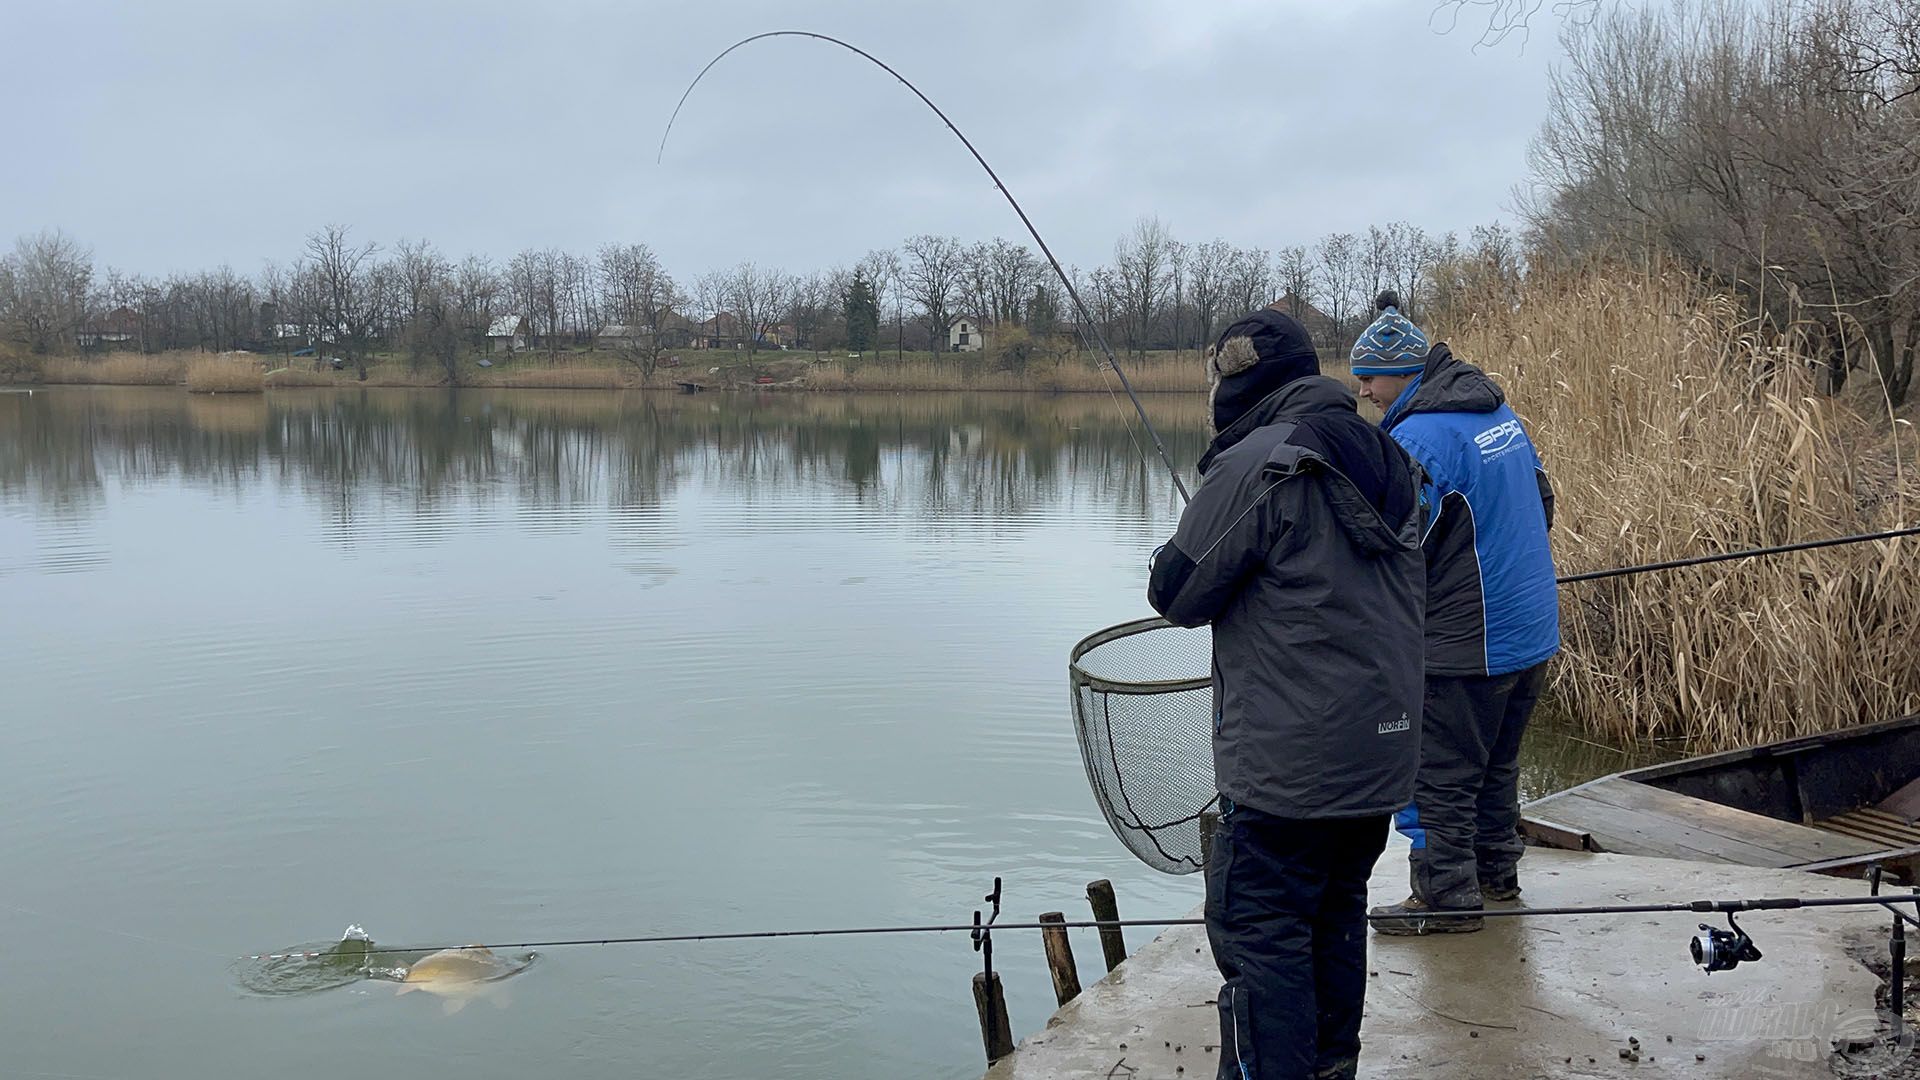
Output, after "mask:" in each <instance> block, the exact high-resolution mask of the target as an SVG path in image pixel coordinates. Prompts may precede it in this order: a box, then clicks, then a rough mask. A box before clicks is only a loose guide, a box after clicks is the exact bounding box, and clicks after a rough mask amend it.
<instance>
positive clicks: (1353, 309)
mask: <svg viewBox="0 0 1920 1080" xmlns="http://www.w3.org/2000/svg"><path fill="white" fill-rule="evenodd" d="M1313 254H1314V257H1315V260H1316V261H1317V262H1318V263H1319V267H1320V295H1321V296H1322V297H1323V298H1324V302H1323V303H1322V304H1321V306H1320V310H1322V311H1324V312H1326V313H1327V318H1329V319H1331V320H1332V321H1333V330H1334V333H1335V334H1338V335H1339V336H1340V338H1341V339H1342V340H1345V339H1348V338H1352V337H1354V336H1356V331H1357V330H1358V329H1359V328H1358V327H1357V326H1356V325H1355V324H1354V317H1355V316H1356V315H1358V314H1361V313H1363V312H1365V311H1367V310H1368V308H1367V307H1363V306H1362V305H1361V302H1360V297H1359V292H1360V284H1361V274H1362V273H1364V271H1363V270H1362V269H1361V266H1360V259H1359V245H1358V244H1357V243H1356V242H1355V240H1354V238H1353V234H1351V233H1334V234H1332V235H1331V236H1324V237H1321V238H1320V242H1319V243H1318V244H1317V245H1315V246H1314V249H1313Z"/></svg>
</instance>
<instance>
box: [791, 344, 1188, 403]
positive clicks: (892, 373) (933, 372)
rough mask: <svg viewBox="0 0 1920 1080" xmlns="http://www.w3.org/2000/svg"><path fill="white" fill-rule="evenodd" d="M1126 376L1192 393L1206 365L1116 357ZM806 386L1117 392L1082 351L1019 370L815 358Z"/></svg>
mask: <svg viewBox="0 0 1920 1080" xmlns="http://www.w3.org/2000/svg"><path fill="white" fill-rule="evenodd" d="M1120 366H1121V368H1122V369H1123V370H1124V371H1125V372H1126V376H1127V381H1128V382H1130V383H1131V384H1132V385H1133V388H1134V389H1135V390H1138V391H1140V392H1141V393H1198V392H1202V391H1205V390H1206V388H1207V376H1206V369H1205V368H1204V366H1203V365H1202V363H1201V361H1200V358H1199V357H1198V356H1197V355H1194V354H1185V355H1176V354H1170V353H1157V354H1154V355H1152V356H1148V357H1144V358H1139V357H1126V356H1122V357H1120ZM804 387H805V389H808V390H833V391H863V390H864V391H876V392H884V393H895V392H918V391H940V390H982V391H1038V392H1042V393H1105V392H1107V391H1109V390H1111V391H1113V392H1115V393H1119V392H1120V380H1119V379H1118V378H1117V377H1116V376H1115V375H1114V374H1113V372H1112V371H1111V370H1108V369H1107V368H1106V366H1105V364H1104V363H1101V364H1097V365H1096V364H1095V363H1094V362H1093V361H1092V360H1091V359H1089V358H1088V357H1087V356H1086V355H1085V354H1076V355H1073V356H1070V357H1068V358H1065V359H1061V360H1057V361H1035V362H1033V363H1030V364H1028V365H1027V366H1026V367H1025V368H1024V369H1023V370H1021V371H1011V370H1007V369H1006V368H1005V367H1003V366H996V365H995V363H994V362H993V361H992V360H989V359H980V360H949V359H944V358H943V359H938V360H928V361H909V362H908V363H905V364H895V363H891V362H889V361H886V360H871V361H867V362H865V363H863V364H860V365H858V366H855V367H853V368H852V369H851V370H849V369H848V368H847V367H846V366H844V364H841V363H828V364H817V365H815V366H814V367H813V369H812V370H810V371H809V372H808V373H807V375H806V378H805V381H804Z"/></svg>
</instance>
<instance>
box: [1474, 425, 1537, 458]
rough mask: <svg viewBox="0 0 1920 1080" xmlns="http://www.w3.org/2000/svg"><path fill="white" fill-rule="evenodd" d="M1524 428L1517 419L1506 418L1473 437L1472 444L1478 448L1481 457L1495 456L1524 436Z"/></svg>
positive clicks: (1504, 451)
mask: <svg viewBox="0 0 1920 1080" xmlns="http://www.w3.org/2000/svg"><path fill="white" fill-rule="evenodd" d="M1526 434H1527V433H1526V430H1525V429H1524V428H1522V427H1521V426H1520V421H1518V420H1508V421H1505V422H1503V423H1499V424H1495V425H1494V426H1492V427H1490V428H1488V429H1487V430H1485V431H1483V432H1481V433H1480V434H1478V435H1475V436H1474V437H1473V444H1474V445H1475V446H1478V447H1479V448H1480V456H1481V457H1482V458H1495V457H1499V456H1500V455H1501V454H1504V453H1506V452H1507V451H1508V450H1510V449H1512V448H1513V444H1514V443H1516V442H1519V441H1520V440H1521V439H1523V438H1525V437H1526Z"/></svg>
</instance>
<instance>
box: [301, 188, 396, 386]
mask: <svg viewBox="0 0 1920 1080" xmlns="http://www.w3.org/2000/svg"><path fill="white" fill-rule="evenodd" d="M379 250H380V249H379V246H378V245H376V244H374V243H373V242H372V241H368V242H367V243H365V244H354V243H351V242H350V241H349V240H348V239H347V227H346V226H345V225H328V226H326V227H325V228H323V229H321V230H320V231H319V232H316V233H314V234H313V235H311V236H309V237H307V257H308V258H309V259H311V260H312V266H313V273H314V277H315V283H316V284H317V286H318V297H317V299H318V300H319V304H320V340H321V341H322V342H330V343H332V344H333V345H334V346H336V347H337V348H338V349H339V351H340V353H341V354H342V355H341V358H342V359H344V360H345V361H346V362H347V363H349V364H352V365H353V369H354V372H355V373H356V375H357V377H358V378H359V379H360V380H361V381H365V380H366V377H367V354H368V352H369V350H370V346H371V342H372V327H373V317H374V308H375V297H374V282H373V281H372V280H371V278H372V272H373V257H374V255H375V254H376V253H378V251H379ZM316 359H318V357H317V356H316Z"/></svg>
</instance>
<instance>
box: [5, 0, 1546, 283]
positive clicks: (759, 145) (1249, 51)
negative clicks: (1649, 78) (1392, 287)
mask: <svg viewBox="0 0 1920 1080" xmlns="http://www.w3.org/2000/svg"><path fill="white" fill-rule="evenodd" d="M1429 10H1430V8H1429V7H1428V5H1427V3H1426V2H1425V0H1370V2H1354V3H1344V4H1335V3H1326V2H1324V0H1323V2H1320V3H1302V2H1293V3H1282V2H1274V0H1265V2H1258V3H1256V2H1248V0H1222V2H1212V3H1206V4H1197V3H1145V2H1135V3H1119V4H1113V3H1089V2H1072V3H1055V4H1038V3H1031V2H1029V3H1018V2H1012V0H979V2H977V3H969V4H965V5H959V4H954V5H930V4H916V3H906V2H899V0H894V2H882V0H823V2H818V3H809V4H806V5H804V6H803V5H798V4H791V3H778V2H774V0H713V2H710V3H700V4H661V3H638V4H633V3H572V2H562V0H552V2H549V3H545V4H540V5H521V4H515V5H507V4H500V3H429V2H422V0H395V2H391V3H340V2H337V0H333V2H328V3H278V4H276V3H269V2H253V3H244V4H243V3H224V2H207V0H202V2H191V0H179V2H174V3H168V4H131V3H124V4H86V3H75V4H69V5H63V6H59V7H57V8H55V7H54V6H52V5H47V6H41V7H39V8H38V9H35V10H26V11H22V12H20V13H18V14H16V15H11V16H9V21H10V22H11V23H12V24H13V25H12V27H11V29H12V31H13V32H12V33H10V35H9V36H10V37H12V38H13V39H14V40H15V41H16V42H18V43H22V44H24V45H26V47H24V48H19V49H16V50H15V51H14V55H13V57H12V58H11V60H10V62H9V64H8V65H6V66H4V67H0V95H4V96H5V98H6V99H7V100H9V101H11V102H14V103H15V106H14V108H13V109H12V110H10V113H11V115H10V118H9V127H10V128H11V129H12V131H11V136H12V138H11V142H12V148H13V151H14V152H11V153H9V154H8V155H7V156H8V157H9V158H10V159H11V160H10V161H9V162H8V163H6V164H4V165H0V238H10V237H11V236H12V235H16V234H19V233H22V232H27V231H32V230H36V229H39V228H42V227H47V226H59V227H62V228H65V229H66V230H67V231H69V232H70V233H72V234H74V235H76V236H77V237H79V238H80V239H82V240H83V241H84V242H86V243H88V244H90V245H91V246H92V247H93V248H94V250H95V253H96V256H97V258H98V260H99V261H100V262H102V263H103V264H112V265H116V266H119V267H122V268H125V269H129V270H136V271H141V272H147V273H160V272H166V271H169V270H176V269H198V268H203V267H210V266H213V265H216V264H219V263H222V262H224V263H228V264H230V265H232V266H233V267H234V268H236V269H238V270H242V271H246V272H252V271H253V270H256V269H257V268H258V267H259V266H260V264H261V263H262V262H263V261H264V260H266V259H278V260H282V261H285V260H289V259H291V258H292V257H293V256H294V255H296V254H297V253H298V251H299V248H300V244H301V240H302V238H303V237H304V236H305V235H306V234H307V233H308V232H310V231H311V230H313V229H314V228H316V227H317V226H319V225H321V224H324V223H326V222H345V223H348V224H351V225H352V226H353V228H354V231H355V235H356V236H359V237H363V238H368V239H375V240H379V241H381V242H382V243H391V242H393V241H395V240H397V239H400V238H406V237H422V236H424V237H427V238H429V239H432V240H433V241H435V242H436V243H437V244H438V245H439V246H440V247H441V248H442V249H443V250H445V251H447V252H448V253H450V254H453V255H455V256H458V255H461V254H464V253H467V252H470V251H471V252H481V253H485V254H490V255H493V256H496V257H505V256H507V255H510V254H511V253H512V252H514V251H516V250H519V249H521V248H524V247H528V246H541V247H545V246H558V247H563V248H568V249H572V250H578V251H588V250H591V249H592V248H593V247H595V246H597V245H598V244H599V243H601V242H603V241H608V240H619V241H631V240H640V241H645V242H647V243H650V244H652V245H653V246H654V247H655V248H656V249H657V250H658V251H659V252H660V254H661V256H662V258H663V259H664V260H665V261H666V262H667V264H668V265H669V266H671V267H673V268H675V269H676V270H677V271H679V272H681V273H691V272H697V271H699V270H701V269H705V268H708V267H712V266H721V265H730V264H732V263H735V262H738V261H741V260H743V259H754V260H758V261H760V262H763V263H768V264H777V265H783V266H786V267H789V268H793V269H810V268H814V267H823V266H826V265H829V264H832V263H836V262H846V261H850V260H852V259H855V258H857V257H858V256H859V255H860V254H861V253H863V252H865V251H866V250H868V249H869V248H873V247H879V246H886V245H892V244H895V243H897V242H898V241H899V240H901V239H902V238H903V237H905V236H908V235H910V234H913V233H917V232H939V233H952V234H956V235H959V236H962V237H965V238H969V239H972V238H984V237H988V236H993V235H1004V236H1009V237H1012V236H1015V235H1016V234H1017V232H1018V229H1019V226H1018V222H1017V221H1016V220H1015V219H1014V218H1013V217H1012V215H1011V214H1010V212H1009V211H1008V210H1007V209H1006V207H1005V206H1004V204H1002V203H1001V202H1000V200H999V198H998V196H997V195H996V193H995V192H994V191H993V188H992V186H991V184H990V183H989V182H988V180H987V179H986V177H985V176H984V175H982V174H981V173H980V172H979V171H978V169H977V168H975V166H974V165H973V164H972V162H971V161H970V159H968V158H967V156H966V154H965V151H964V150H963V149H962V148H961V147H960V146H959V145H958V144H957V143H956V142H955V141H954V140H953V139H952V138H951V137H950V136H949V135H948V134H947V133H946V132H945V131H944V129H942V128H941V127H940V125H939V124H938V122H937V121H936V120H935V119H934V118H933V117H932V116H931V114H928V113H926V112H925V111H924V109H923V107H922V106H921V105H920V104H919V103H918V102H917V101H915V100H914V99H913V98H912V97H911V95H909V94H908V93H907V92H906V91H905V90H904V89H903V88H901V87H899V86H897V85H895V84H893V83H892V82H891V80H889V79H887V78H886V77H885V76H884V75H883V74H882V73H880V72H878V71H877V70H873V69H870V68H868V67H866V66H865V65H864V64H862V63H860V62H858V61H856V60H855V59H854V58H852V57H850V56H846V55H844V54H841V53H839V52H838V51H836V50H832V49H830V48H829V47H827V46H824V45H822V44H819V43H816V42H807V41H796V40H777V41H770V42H762V43H758V44H756V45H754V46H750V47H749V48H748V49H745V50H742V51H741V52H738V53H735V54H734V55H733V56H730V57H728V58H727V60H725V61H723V62H722V64H721V66H720V67H718V68H716V69H715V71H714V73H713V75H712V76H710V77H709V81H708V82H707V83H706V84H705V85H703V86H702V87H701V88H700V90H699V91H698V92H697V93H696V94H695V96H694V98H693V99H692V100H691V101H690V102H689V103H688V106H687V109H686V111H685V112H684V113H683V114H682V116H681V120H680V124H679V126H678V127H677V129H676V131H675V133H674V138H673V141H672V143H671V144H670V145H669V147H668V152H667V157H666V161H665V163H664V164H662V165H658V166H656V165H655V164H654V152H655V148H656V145H657V143H658V139H659V135H660V132H661V128H662V125H663V124H664V123H665V121H666V118H667V115H668V113H669V111H670V110H671V109H672V107H673V103H674V101H675V100H676V99H677V98H678V96H679V94H680V91H681V89H682V88H683V86H684V85H685V83H686V81H687V80H688V79H689V78H691V77H692V75H693V74H694V73H695V72H696V71H698V70H699V68H700V66H701V65H702V64H704V63H705V62H706V60H707V59H708V57H710V56H711V55H712V54H713V53H715V52H717V51H719V49H721V48H723V47H724V46H725V45H727V44H729V43H731V42H732V41H734V40H736V39H738V38H740V37H743V36H745V35H747V34H749V33H754V32H757V31H761V30H766V29H776V28H789V27H797V28H805V29H817V30H820V31H822V32H827V33H834V34H838V35H841V36H844V37H846V38H848V39H850V40H852V41H854V42H855V43H856V44H859V45H861V46H863V47H865V48H868V49H870V50H872V51H873V52H875V53H877V54H878V55H880V56H882V57H883V58H885V59H887V60H888V61H889V62H891V63H893V64H894V65H895V66H897V67H898V68H900V69H901V71H902V72H904V73H905V74H907V75H908V76H909V77H911V78H913V79H915V80H916V81H917V82H918V83H920V85H921V87H922V88H923V89H924V90H926V92H927V93H928V94H929V95H930V96H931V97H933V99H934V100H936V101H938V102H940V103H941V104H942V106H943V107H944V108H946V109H947V110H948V111H949V113H950V114H951V115H952V116H953V117H954V119H955V120H956V121H957V122H959V123H960V125H961V126H962V127H963V128H964V129H966V130H967V131H968V133H969V134H970V135H971V136H972V137H973V138H974V140H975V141H976V142H977V143H978V144H979V146H980V148H981V150H982V151H983V152H984V153H985V154H986V155H987V157H988V159H989V160H990V161H992V162H994V164H995V167H996V168H998V169H999V170H1000V172H1001V175H1002V176H1003V177H1004V178H1005V179H1006V181H1007V183H1008V186H1009V187H1011V188H1012V189H1013V190H1014V192H1015V193H1016V194H1017V195H1019V196H1020V197H1021V198H1022V200H1023V201H1024V202H1025V203H1026V205H1027V207H1028V210H1029V211H1030V212H1031V213H1032V214H1033V216H1034V218H1035V220H1036V222H1037V223H1038V224H1039V226H1040V228H1041V229H1042V231H1043V232H1044V233H1045V234H1046V235H1047V236H1048V239H1049V241H1050V242H1051V243H1052V244H1053V245H1054V246H1055V248H1056V250H1057V251H1058V252H1059V254H1060V255H1061V257H1062V258H1063V259H1065V260H1068V261H1071V262H1077V263H1080V264H1082V265H1087V264H1091V263H1095V262H1099V261H1101V260H1104V259H1105V258H1107V257H1108V256H1109V254H1110V252H1111V248H1112V244H1113V241H1114V239H1115V238H1116V237H1117V236H1118V235H1119V234H1120V233H1121V232H1122V231H1124V230H1125V229H1126V228H1127V227H1128V226H1129V225H1130V224H1131V223H1132V222H1133V220H1134V219H1135V218H1136V217H1138V216H1140V215H1143V214H1158V215H1159V216H1160V217H1161V218H1162V220H1164V221H1166V222H1167V223H1168V224H1169V225H1170V226H1171V227H1172V228H1173V230H1174V231H1175V233H1176V234H1177V235H1180V236H1182V237H1186V238H1189V239H1205V238H1210V237H1213V236H1216V235H1217V236H1225V237H1227V238H1229V239H1232V240H1234V241H1236V242H1240V243H1249V244H1261V245H1265V246H1269V247H1272V246H1279V245H1284V244H1290V243H1300V242H1306V241H1310V240H1312V239H1313V238H1315V237H1317V236H1319V235H1321V234H1323V233H1325V232H1328V231H1331V230H1352V229H1359V228H1364V227H1365V226H1366V225H1367V224H1368V223H1370V222H1380V221H1385V220H1388V219H1392V218H1406V219H1408V220H1411V221H1414V222H1416V223H1418V224H1421V225H1423V226H1425V227H1427V228H1428V229H1430V230H1446V229H1464V228H1466V227H1468V226H1470V225H1472V224H1475V223H1479V222H1483V221H1487V220H1490V219H1492V218H1494V217H1496V216H1498V215H1500V213H1501V211H1502V208H1503V206H1504V205H1505V204H1506V203H1507V201H1508V198H1509V191H1510V189H1511V187H1512V185H1513V184H1514V183H1515V182H1516V181H1518V180H1519V179H1521V177H1522V175H1523V174H1524V168H1525V148H1526V142H1527V139H1528V138H1529V137H1530V136H1531V134H1532V132H1533V130H1534V128H1535V127H1536V125H1537V124H1538V122H1539V120H1540V117H1541V115H1542V111H1543V94H1544V89H1545V85H1546V76H1547V69H1548V64H1549V63H1550V62H1551V61H1553V60H1554V59H1556V58H1557V57H1558V55H1559V54H1558V50H1557V49H1556V48H1555V47H1554V45H1553V43H1552V41H1551V40H1550V38H1551V33H1550V29H1551V28H1542V30H1543V31H1548V32H1536V33H1535V34H1534V35H1533V40H1532V42H1531V43H1530V44H1529V45H1528V46H1527V48H1526V49H1525V50H1522V49H1521V48H1520V47H1519V45H1518V43H1517V42H1510V43H1508V44H1507V45H1504V46H1502V47H1500V48H1495V49H1481V50H1478V51H1475V50H1474V43H1475V40H1476V35H1475V34H1473V33H1471V32H1468V31H1467V30H1462V31H1459V32H1456V33H1454V34H1451V35H1441V34H1436V33H1435V32H1434V31H1433V30H1432V29H1430V28H1429V26H1428V19H1427V16H1428V13H1429Z"/></svg>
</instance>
